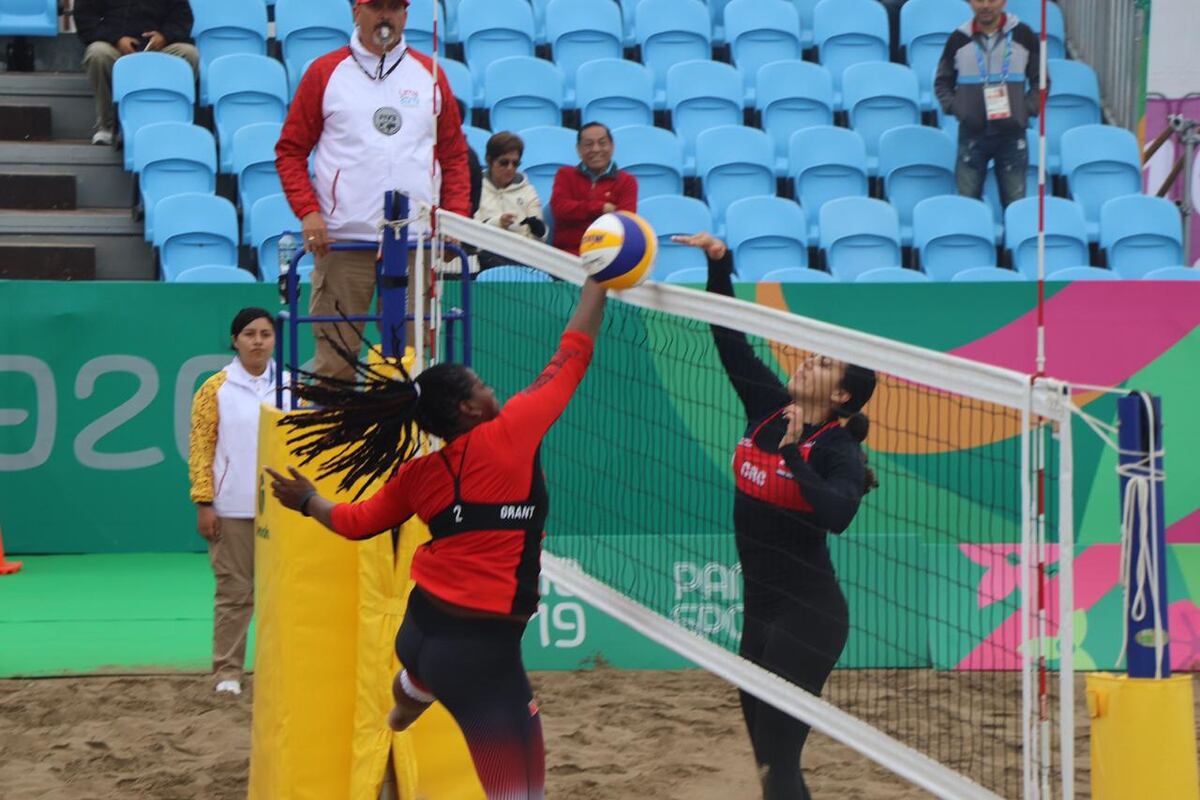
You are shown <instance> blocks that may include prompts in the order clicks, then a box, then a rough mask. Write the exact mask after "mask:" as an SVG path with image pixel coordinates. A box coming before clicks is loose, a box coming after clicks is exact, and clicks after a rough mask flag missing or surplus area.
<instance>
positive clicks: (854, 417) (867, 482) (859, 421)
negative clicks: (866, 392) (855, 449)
mask: <svg viewBox="0 0 1200 800" xmlns="http://www.w3.org/2000/svg"><path fill="white" fill-rule="evenodd" d="M842 427H843V428H844V429H845V430H846V433H848V434H850V437H851V438H852V439H854V441H856V442H858V443H859V444H861V443H863V442H865V441H866V440H867V433H868V432H869V431H870V430H871V420H870V419H869V418H868V417H867V415H866V414H864V413H862V412H861V411H855V412H854V413H853V414H850V415H849V416H847V417H846V421H845V422H843V423H842ZM862 459H863V467H864V474H863V494H867V493H868V492H870V491H871V490H872V489H874V488H876V487H878V486H879V478H878V477H877V476H876V475H875V470H873V469H871V467H870V466H868V465H867V454H866V452H863V454H862Z"/></svg>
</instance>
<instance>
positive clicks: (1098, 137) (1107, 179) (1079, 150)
mask: <svg viewBox="0 0 1200 800" xmlns="http://www.w3.org/2000/svg"><path fill="white" fill-rule="evenodd" d="M1062 171H1063V174H1064V175H1065V176H1066V177H1067V185H1068V186H1069V187H1070V190H1071V197H1073V198H1074V199H1075V200H1076V201H1077V202H1078V203H1079V204H1080V206H1081V207H1082V208H1083V216H1084V219H1086V220H1087V227H1088V240H1089V241H1092V242H1095V241H1098V240H1099V236H1100V208H1101V207H1102V206H1103V205H1104V204H1105V203H1107V202H1108V201H1109V200H1111V199H1112V198H1114V197H1120V196H1121V195H1125V194H1139V193H1140V192H1141V191H1142V151H1141V149H1140V148H1139V147H1138V143H1137V139H1136V138H1135V137H1134V135H1133V134H1132V133H1130V132H1129V131H1127V130H1125V129H1124V128H1118V127H1116V126H1114V125H1080V126H1079V127H1078V128H1072V129H1071V130H1069V131H1065V132H1064V133H1063V135H1062Z"/></svg>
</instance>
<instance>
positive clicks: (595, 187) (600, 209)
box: [550, 122, 638, 254]
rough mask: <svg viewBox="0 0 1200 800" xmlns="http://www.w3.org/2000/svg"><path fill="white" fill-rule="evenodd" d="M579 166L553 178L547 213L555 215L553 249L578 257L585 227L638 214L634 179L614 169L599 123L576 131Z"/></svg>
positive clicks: (609, 143) (608, 134)
mask: <svg viewBox="0 0 1200 800" xmlns="http://www.w3.org/2000/svg"><path fill="white" fill-rule="evenodd" d="M575 141H576V149H577V150H578V152H579V158H580V162H579V164H578V165H576V166H574V167H562V168H560V169H559V170H558V174H557V175H555V176H554V188H553V189H552V190H551V193H550V210H551V212H552V213H553V214H554V246H555V247H557V248H558V249H560V250H566V251H568V252H570V253H575V254H578V253H579V242H580V240H581V239H583V232H584V231H586V230H587V227H588V225H591V224H592V223H593V222H595V221H596V218H597V217H599V216H601V215H602V214H607V213H609V212H612V211H637V191H638V189H637V178H635V177H633V176H632V175H630V174H629V173H628V172H622V171H621V170H619V169H617V165H616V162H614V161H613V137H612V131H610V130H609V129H608V127H607V126H605V125H601V124H600V123H599V122H589V123H588V124H587V125H584V126H583V127H582V128H580V129H579V136H578V138H576V140H575Z"/></svg>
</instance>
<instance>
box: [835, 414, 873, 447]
mask: <svg viewBox="0 0 1200 800" xmlns="http://www.w3.org/2000/svg"><path fill="white" fill-rule="evenodd" d="M842 427H843V428H845V429H846V433H848V434H850V435H851V436H852V437H853V438H854V441H856V442H859V443H862V442H865V441H866V440H867V433H868V431H870V430H871V420H870V419H868V418H867V415H866V414H864V413H862V412H861V411H855V412H854V413H853V414H851V415H849V416H848V417H847V418H846V421H845V422H844V423H842Z"/></svg>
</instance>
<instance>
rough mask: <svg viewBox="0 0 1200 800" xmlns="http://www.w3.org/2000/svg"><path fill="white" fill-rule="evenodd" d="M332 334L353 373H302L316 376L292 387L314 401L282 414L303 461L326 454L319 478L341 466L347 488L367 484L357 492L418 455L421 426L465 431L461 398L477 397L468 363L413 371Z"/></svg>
mask: <svg viewBox="0 0 1200 800" xmlns="http://www.w3.org/2000/svg"><path fill="white" fill-rule="evenodd" d="M339 338H340V332H339ZM327 340H328V341H329V343H330V344H331V345H332V346H333V348H334V349H335V350H336V351H337V353H338V355H340V356H341V357H342V358H343V359H345V360H346V362H347V363H348V364H350V365H351V366H352V367H353V368H354V377H353V378H349V379H338V378H332V377H329V376H325V375H315V374H313V373H308V372H304V373H302V374H303V375H304V376H305V377H306V378H308V379H310V380H311V382H308V383H304V384H302V385H300V386H297V387H295V388H294V389H293V391H294V393H295V394H296V396H297V397H299V398H300V399H301V400H303V401H305V402H306V403H307V404H308V405H309V406H310V407H309V408H305V409H303V410H301V411H297V412H293V413H291V414H287V415H285V416H284V418H283V425H284V426H285V427H288V428H291V429H292V430H293V431H295V434H294V435H293V436H292V437H291V438H289V439H288V445H289V447H290V448H291V451H292V453H293V454H294V455H296V456H297V457H298V458H300V464H301V465H305V464H309V463H312V462H313V461H315V460H317V459H318V458H321V459H322V462H321V467H320V470H319V472H318V473H317V477H318V478H326V477H329V476H330V475H337V474H341V476H342V477H341V480H340V481H339V482H338V488H339V489H340V490H342V491H350V490H351V489H353V488H354V487H355V485H358V484H361V485H359V488H358V490H357V491H356V492H355V495H354V499H355V500H357V499H358V498H359V497H361V496H362V494H363V492H364V491H366V489H367V487H368V486H370V485H371V483H372V482H373V481H375V480H376V479H377V478H380V477H382V476H385V475H388V476H390V475H392V474H393V473H395V471H396V470H397V469H399V467H400V465H401V464H403V463H404V462H406V461H408V460H409V459H410V458H412V457H413V456H414V455H416V453H417V450H418V449H419V448H420V445H421V442H420V435H419V433H418V429H419V430H420V431H424V432H426V433H429V434H432V435H434V436H437V437H440V438H442V439H447V440H449V439H452V438H454V436H456V435H457V434H459V433H461V430H460V426H461V414H460V411H459V404H460V403H462V402H463V401H465V400H467V399H469V398H470V397H471V393H472V391H473V390H474V387H475V382H476V380H477V379H476V378H475V376H474V373H472V372H471V370H470V369H468V368H467V367H465V366H463V365H461V364H435V365H434V366H432V367H429V368H428V369H426V370H424V371H423V372H422V373H421V374H420V375H418V376H416V377H415V378H414V377H412V376H411V375H410V374H409V373H408V371H407V370H405V369H404V367H403V366H401V365H399V364H391V363H388V364H378V365H371V364H364V363H363V362H362V361H360V360H359V359H358V357H357V355H356V353H355V351H352V350H351V349H350V348H349V347H348V346H347V344H346V342H345V341H344V340H342V341H334V340H333V339H332V338H331V337H327ZM397 371H398V372H399V377H397V375H396V372H397Z"/></svg>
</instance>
